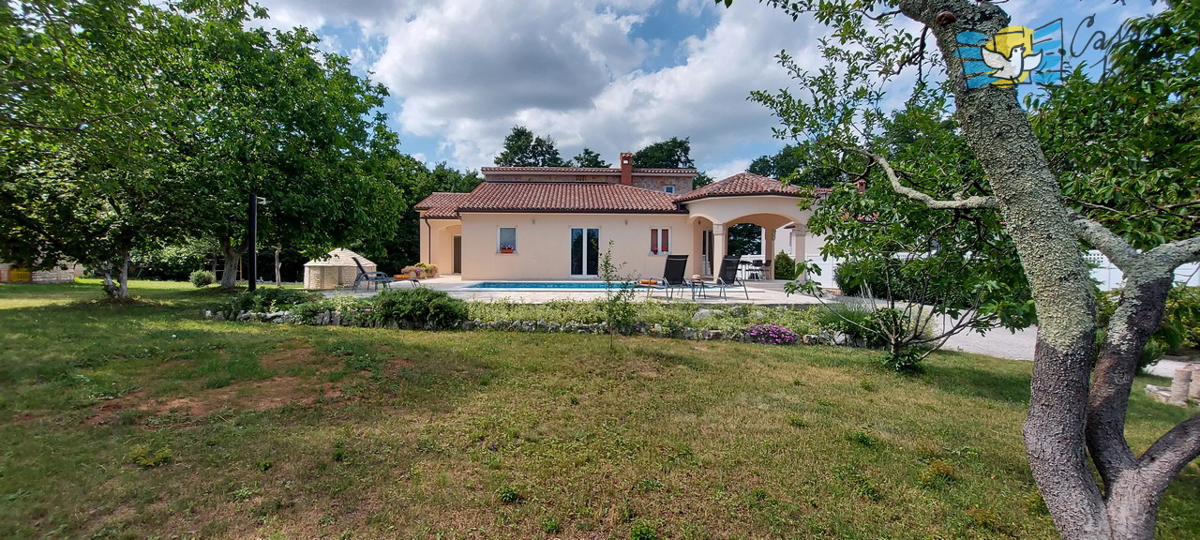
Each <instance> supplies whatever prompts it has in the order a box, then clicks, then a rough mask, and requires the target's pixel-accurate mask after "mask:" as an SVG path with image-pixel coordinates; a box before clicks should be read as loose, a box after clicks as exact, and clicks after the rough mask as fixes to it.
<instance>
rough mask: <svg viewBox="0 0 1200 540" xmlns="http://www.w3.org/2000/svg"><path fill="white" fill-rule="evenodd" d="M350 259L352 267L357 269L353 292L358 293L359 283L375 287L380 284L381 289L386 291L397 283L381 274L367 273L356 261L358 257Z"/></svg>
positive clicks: (392, 278)
mask: <svg viewBox="0 0 1200 540" xmlns="http://www.w3.org/2000/svg"><path fill="white" fill-rule="evenodd" d="M350 258H351V259H354V266H357V267H358V275H357V276H355V277H354V292H358V285H359V284H360V283H374V284H375V286H376V287H378V286H379V284H380V283H382V284H383V288H385V289H387V288H388V285H390V284H392V283H394V282H396V281H398V280H397V279H396V278H394V277H392V276H389V275H387V274H385V273H383V272H368V271H367V269H366V268H363V265H362V263H361V262H359V261H358V257H350Z"/></svg>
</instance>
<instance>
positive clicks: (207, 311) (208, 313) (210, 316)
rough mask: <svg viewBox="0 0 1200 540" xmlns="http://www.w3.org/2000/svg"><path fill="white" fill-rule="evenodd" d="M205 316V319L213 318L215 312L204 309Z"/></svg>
mask: <svg viewBox="0 0 1200 540" xmlns="http://www.w3.org/2000/svg"><path fill="white" fill-rule="evenodd" d="M204 318H205V319H211V318H213V312H212V310H208V309H206V310H204Z"/></svg>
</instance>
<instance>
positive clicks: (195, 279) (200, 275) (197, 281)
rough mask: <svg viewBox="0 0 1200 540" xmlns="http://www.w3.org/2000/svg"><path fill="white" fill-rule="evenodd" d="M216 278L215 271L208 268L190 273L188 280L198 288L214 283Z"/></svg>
mask: <svg viewBox="0 0 1200 540" xmlns="http://www.w3.org/2000/svg"><path fill="white" fill-rule="evenodd" d="M216 280H217V276H214V275H213V273H212V272H210V271H208V270H196V271H195V272H192V273H191V274H189V275H188V281H189V282H191V284H192V286H193V287H195V288H197V289H203V288H204V287H207V286H209V285H212V284H213V282H215V281H216Z"/></svg>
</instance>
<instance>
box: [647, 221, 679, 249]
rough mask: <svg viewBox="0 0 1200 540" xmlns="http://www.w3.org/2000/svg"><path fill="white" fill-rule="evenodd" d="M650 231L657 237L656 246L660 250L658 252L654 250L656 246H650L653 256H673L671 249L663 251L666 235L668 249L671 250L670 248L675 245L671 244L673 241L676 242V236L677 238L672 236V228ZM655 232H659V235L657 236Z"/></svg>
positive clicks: (659, 228) (653, 228) (657, 228)
mask: <svg viewBox="0 0 1200 540" xmlns="http://www.w3.org/2000/svg"><path fill="white" fill-rule="evenodd" d="M650 231H651V234H653V235H654V236H655V238H656V239H657V240H658V242H657V244H656V245H657V246H658V248H659V249H658V250H657V251H656V250H655V249H654V245H651V246H649V247H650V250H649V252H650V254H651V255H670V254H671V250H670V249H662V245H663V238H664V235H665V237H666V239H667V247H668V248H670V247H671V246H672V245H673V244H672V243H671V240H674V236H675V235H673V234H671V228H670V227H650ZM653 231H658V233H657V234H655V233H654V232H653Z"/></svg>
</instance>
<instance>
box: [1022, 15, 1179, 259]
mask: <svg viewBox="0 0 1200 540" xmlns="http://www.w3.org/2000/svg"><path fill="white" fill-rule="evenodd" d="M1127 24H1128V31H1129V32H1130V33H1131V34H1132V35H1140V38H1141V39H1131V40H1127V41H1125V42H1123V43H1121V44H1120V46H1118V47H1116V49H1115V50H1114V52H1113V54H1112V57H1111V59H1109V62H1111V64H1110V70H1109V72H1108V74H1107V75H1106V76H1105V77H1104V79H1103V80H1091V79H1089V78H1088V76H1087V74H1086V73H1085V72H1084V71H1083V69H1082V66H1081V67H1080V69H1077V70H1076V71H1075V72H1073V73H1071V74H1069V75H1068V76H1067V77H1065V78H1064V79H1063V81H1062V84H1059V85H1056V86H1053V87H1050V88H1049V89H1047V95H1045V96H1044V97H1042V96H1036V95H1029V96H1028V97H1027V98H1026V104H1027V106H1029V107H1030V109H1031V112H1032V113H1033V114H1031V115H1030V121H1031V123H1032V124H1033V127H1034V131H1035V132H1036V133H1037V135H1038V138H1039V139H1040V140H1041V142H1042V147H1043V148H1044V149H1045V152H1046V157H1047V158H1048V159H1049V161H1050V165H1051V167H1052V169H1053V170H1054V172H1055V173H1057V174H1058V176H1059V179H1060V182H1061V184H1062V186H1063V193H1064V195H1065V196H1066V198H1067V200H1068V201H1069V203H1070V204H1071V206H1073V207H1074V209H1075V210H1076V211H1077V212H1080V213H1082V214H1083V215H1085V216H1088V217H1090V218H1092V219H1094V220H1096V221H1098V222H1100V223H1102V224H1104V225H1105V226H1107V227H1108V228H1110V229H1111V230H1112V231H1113V232H1115V233H1117V234H1119V235H1120V236H1121V237H1122V238H1124V239H1125V240H1126V241H1128V242H1129V243H1130V244H1132V245H1133V246H1134V247H1135V248H1139V249H1151V248H1153V247H1155V246H1158V245H1159V244H1162V243H1165V242H1169V241H1172V240H1177V239H1180V238H1187V237H1192V236H1197V235H1200V220H1197V219H1196V208H1197V205H1198V204H1200V201H1198V200H1197V191H1196V176H1197V173H1198V172H1200V151H1198V150H1200V118H1197V116H1196V111H1197V110H1198V109H1200V91H1198V90H1197V86H1196V80H1197V77H1200V55H1198V54H1196V53H1197V47H1196V40H1195V39H1192V37H1193V36H1195V35H1196V34H1197V33H1200V5H1197V3H1195V2H1172V3H1171V5H1170V7H1169V8H1168V9H1166V10H1164V11H1162V12H1161V13H1159V14H1158V15H1156V16H1154V17H1148V18H1143V19H1133V20H1130V21H1128V23H1127ZM1135 126H1136V127H1135ZM1131 129H1136V135H1131Z"/></svg>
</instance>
